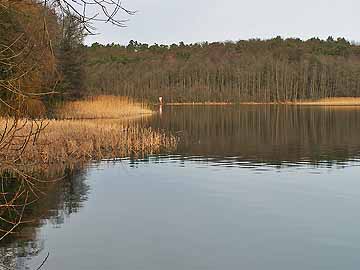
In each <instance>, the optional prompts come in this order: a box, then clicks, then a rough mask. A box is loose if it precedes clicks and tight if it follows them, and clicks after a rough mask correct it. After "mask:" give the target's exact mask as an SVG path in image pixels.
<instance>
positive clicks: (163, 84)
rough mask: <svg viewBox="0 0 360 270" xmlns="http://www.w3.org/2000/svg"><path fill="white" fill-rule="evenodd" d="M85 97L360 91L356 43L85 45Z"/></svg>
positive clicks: (273, 98) (245, 98) (233, 97)
mask: <svg viewBox="0 0 360 270" xmlns="http://www.w3.org/2000/svg"><path fill="white" fill-rule="evenodd" d="M86 56H87V63H86V87H87V91H88V93H89V94H99V93H101V94H103V93H111V94H117V95H124V96H131V97H134V98H137V99H142V100H152V101H156V100H157V98H158V97H159V96H163V97H164V98H165V101H168V102H284V101H298V100H303V99H319V98H331V97H354V96H359V95H360V46H358V45H356V44H354V43H350V42H349V41H347V40H345V39H344V38H337V39H334V38H332V37H329V38H328V39H327V40H321V39H319V38H312V39H309V40H306V41H303V40H300V39H294V38H290V39H283V38H281V37H276V38H273V39H269V40H260V39H251V40H241V41H238V42H213V43H208V42H203V43H195V44H184V43H183V42H180V43H179V44H172V45H159V44H154V45H148V44H142V43H139V42H137V41H130V43H129V44H128V45H127V46H122V45H118V44H114V43H113V44H108V45H101V44H98V43H94V44H92V45H91V46H89V47H87V48H86Z"/></svg>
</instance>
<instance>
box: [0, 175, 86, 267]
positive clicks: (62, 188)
mask: <svg viewBox="0 0 360 270" xmlns="http://www.w3.org/2000/svg"><path fill="white" fill-rule="evenodd" d="M54 171H56V172H57V173H55V174H54V173H51V174H49V175H47V178H49V179H55V177H56V176H59V175H63V174H64V173H65V175H66V177H65V178H63V179H61V181H58V182H56V183H48V184H47V185H46V186H43V187H41V188H42V191H43V192H44V193H45V195H43V196H42V197H41V198H40V200H39V201H37V202H36V203H32V204H29V205H27V206H26V208H25V211H24V215H23V217H22V220H23V221H24V222H25V223H24V224H22V225H21V228H17V230H16V231H14V232H13V233H12V234H10V235H9V236H7V237H6V238H5V239H4V240H2V241H1V242H0V269H25V268H26V265H27V261H28V260H29V259H30V258H31V257H36V256H38V255H39V254H40V253H41V252H43V250H44V246H45V244H44V240H42V239H39V238H38V230H39V228H40V227H41V226H43V225H44V224H46V223H48V224H52V225H53V226H54V227H60V225H61V224H63V223H64V220H65V219H66V218H69V217H70V216H71V215H72V214H73V213H76V212H78V211H79V209H80V208H81V207H82V206H83V203H84V202H85V201H86V200H87V195H88V193H89V189H90V187H89V185H88V184H87V183H86V181H85V180H86V170H85V169H80V168H75V169H72V170H67V169H60V170H59V169H58V168H54V169H53V172H54ZM60 173H61V174H60ZM43 179H45V178H43ZM14 180H16V179H14ZM12 182H14V183H17V181H12ZM19 184H20V182H19ZM1 217H2V218H4V217H5V214H4V213H3V214H2V215H1ZM0 227H1V228H2V229H3V228H7V224H6V222H4V221H3V220H0Z"/></svg>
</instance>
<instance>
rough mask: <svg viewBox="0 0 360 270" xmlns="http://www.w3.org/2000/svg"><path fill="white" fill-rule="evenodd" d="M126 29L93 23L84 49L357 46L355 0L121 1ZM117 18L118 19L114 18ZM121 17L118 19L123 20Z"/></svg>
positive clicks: (359, 2)
mask: <svg viewBox="0 0 360 270" xmlns="http://www.w3.org/2000/svg"><path fill="white" fill-rule="evenodd" d="M123 5H124V6H125V7H126V8H128V9H131V10H138V13H137V14H136V15H134V16H131V17H130V20H129V22H128V23H127V27H126V28H117V27H114V26H112V25H110V24H104V23H102V24H100V23H99V24H96V25H95V26H96V27H97V29H98V30H97V31H98V32H99V33H100V34H99V35H96V36H91V37H88V38H87V40H86V43H87V44H91V43H93V42H99V43H103V44H107V43H111V42H115V43H120V44H128V42H129V40H131V39H133V40H137V41H140V42H143V43H149V44H153V43H159V44H171V43H178V42H179V41H184V42H185V43H193V42H200V41H209V42H211V41H225V40H234V41H236V40H239V39H249V38H262V39H264V38H271V37H275V36H278V35H280V36H282V37H299V38H302V39H307V38H310V37H314V36H315V37H320V38H326V37H328V36H330V35H331V36H333V37H339V36H341V37H345V38H346V39H348V40H350V41H352V40H356V41H360V14H359V13H360V0H126V1H123ZM120 15H122V14H120ZM123 17H124V16H123Z"/></svg>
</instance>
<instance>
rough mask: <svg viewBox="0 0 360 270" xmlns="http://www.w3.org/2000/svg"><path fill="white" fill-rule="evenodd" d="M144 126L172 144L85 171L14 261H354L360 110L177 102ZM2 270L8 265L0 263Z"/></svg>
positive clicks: (212, 264)
mask: <svg viewBox="0 0 360 270" xmlns="http://www.w3.org/2000/svg"><path fill="white" fill-rule="evenodd" d="M139 124H140V125H144V126H151V127H154V128H160V129H163V130H165V131H168V132H171V133H173V134H177V136H179V137H180V138H181V141H180V145H179V147H178V149H177V151H176V152H174V153H163V154H162V155H159V156H151V157H148V158H146V159H142V160H134V159H131V158H128V159H123V160H121V161H117V162H112V161H104V162H101V163H97V164H91V165H90V166H89V167H87V168H84V169H79V170H78V171H77V172H76V173H75V174H74V175H71V176H69V177H68V178H67V179H65V180H64V181H63V183H61V184H59V185H58V187H57V188H56V189H54V190H53V191H52V193H50V194H49V196H48V198H47V199H46V200H44V201H43V202H42V203H43V204H42V208H41V209H42V211H39V212H40V213H42V215H41V218H39V219H40V222H38V223H37V224H36V225H34V226H33V227H30V228H27V231H28V232H27V235H26V236H19V237H14V238H12V239H11V240H9V241H7V242H6V243H1V244H0V252H1V253H0V255H1V257H2V258H1V259H0V262H5V263H6V264H7V265H9V266H11V267H12V269H13V268H15V269H16V268H17V269H23V268H24V267H30V269H34V268H35V267H36V266H38V265H39V264H40V263H41V262H42V260H43V258H44V257H45V256H46V254H47V253H48V252H50V257H49V259H48V261H47V262H46V265H45V268H44V269H51V270H58V269H59V270H60V269H76V270H78V269H87V270H88V269H89V270H91V269H94V270H95V269H96V270H98V269H109V270H110V269H111V270H112V269H114V270H115V269H129V270H142V269H144V270H145V269H146V270H161V269H164V270H165V269H166V270H168V269H175V270H180V269H181V270H183V269H196V270H197V269H204V270H205V269H214V270H218V269H274V270H275V269H276V270H279V269H301V270H303V269H358V267H359V266H360V256H359V250H360V216H359V214H358V212H359V206H360V179H359V175H360V167H359V165H360V162H359V157H360V155H359V153H360V139H359V138H360V110H358V109H356V108H333V109H329V108H328V109H327V108H320V107H313V108H294V107H281V106H263V107H255V106H253V107H251V106H249V107H241V108H239V107H235V106H227V107H210V106H208V107H171V108H163V113H162V114H161V115H160V114H158V115H156V116H154V117H153V118H151V119H146V120H142V121H141V122H140V123H139ZM0 269H1V267H0Z"/></svg>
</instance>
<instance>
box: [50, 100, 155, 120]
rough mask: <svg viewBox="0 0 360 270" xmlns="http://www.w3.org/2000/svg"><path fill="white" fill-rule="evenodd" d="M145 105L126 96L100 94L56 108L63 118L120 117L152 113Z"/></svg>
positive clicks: (58, 114) (57, 113)
mask: <svg viewBox="0 0 360 270" xmlns="http://www.w3.org/2000/svg"><path fill="white" fill-rule="evenodd" d="M152 113H153V112H152V111H151V110H150V109H149V108H148V107H147V106H146V105H145V104H141V103H136V102H134V101H132V100H131V99H129V98H126V97H116V96H98V97H92V98H88V99H86V100H81V101H72V102H67V103H65V104H64V105H63V106H60V107H59V108H58V109H57V110H56V117H59V118H61V119H119V118H124V117H126V118H127V117H134V116H141V115H148V114H152Z"/></svg>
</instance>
